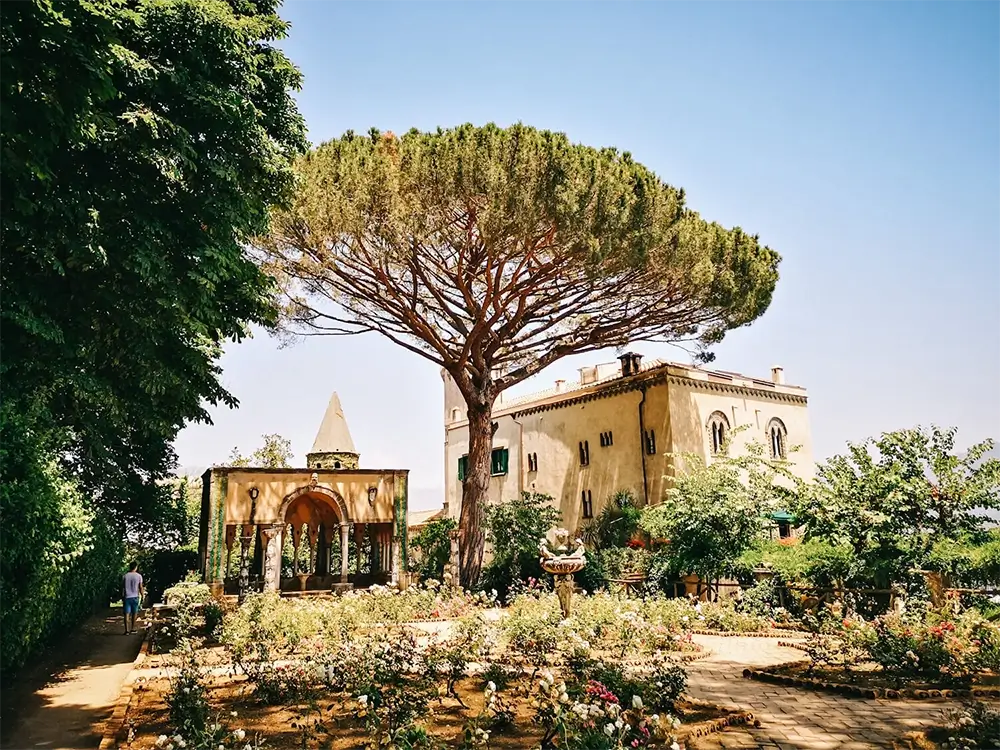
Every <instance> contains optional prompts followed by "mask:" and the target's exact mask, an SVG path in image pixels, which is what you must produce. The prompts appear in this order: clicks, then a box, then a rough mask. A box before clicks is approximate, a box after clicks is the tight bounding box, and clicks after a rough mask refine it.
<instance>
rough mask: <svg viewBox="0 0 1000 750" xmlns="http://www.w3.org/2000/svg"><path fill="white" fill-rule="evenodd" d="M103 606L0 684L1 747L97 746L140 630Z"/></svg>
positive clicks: (65, 749) (75, 749)
mask: <svg viewBox="0 0 1000 750" xmlns="http://www.w3.org/2000/svg"><path fill="white" fill-rule="evenodd" d="M123 629H124V627H123V625H122V618H121V610H110V609H109V610H106V611H104V612H102V613H100V614H98V615H95V616H94V617H92V618H91V619H90V620H88V621H87V622H86V623H84V625H82V626H81V627H80V628H78V629H77V630H76V631H74V632H73V633H72V634H68V636H67V638H66V639H65V640H64V641H62V642H61V643H56V644H54V645H53V647H52V648H51V649H50V650H49V651H47V652H45V653H43V654H41V655H40V657H39V658H38V659H37V660H36V661H35V662H33V663H32V664H30V665H28V666H27V667H26V668H25V669H24V670H22V672H21V673H20V674H18V675H17V676H16V677H15V679H14V680H13V682H11V683H10V684H8V682H7V680H4V685H3V704H4V705H3V714H2V715H3V726H2V737H0V747H2V748H3V750H80V749H81V748H88V749H91V750H93V749H95V748H97V747H98V746H99V745H100V743H101V737H102V735H103V733H104V724H105V722H106V721H107V720H108V719H109V718H110V716H111V712H112V710H113V708H114V703H115V700H116V699H117V697H118V692H119V690H120V689H121V685H122V682H123V681H124V680H125V677H126V675H127V674H128V672H129V670H130V669H131V668H132V662H133V660H134V659H135V656H136V654H138V653H139V646H140V645H141V642H142V635H141V634H137V635H129V636H126V635H123V634H122V631H123Z"/></svg>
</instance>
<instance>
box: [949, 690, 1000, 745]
mask: <svg viewBox="0 0 1000 750" xmlns="http://www.w3.org/2000/svg"><path fill="white" fill-rule="evenodd" d="M939 734H941V735H942V740H941V742H940V743H939V744H940V746H941V750H997V749H1000V708H997V707H996V706H990V705H989V704H987V703H983V702H981V701H977V702H974V703H969V704H967V705H965V706H963V707H962V708H961V709H956V710H954V711H952V712H950V713H949V714H948V715H947V725H946V727H945V728H944V730H943V731H941V732H939Z"/></svg>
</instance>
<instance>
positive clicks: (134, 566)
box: [128, 562, 139, 570]
mask: <svg viewBox="0 0 1000 750" xmlns="http://www.w3.org/2000/svg"><path fill="white" fill-rule="evenodd" d="M138 567H139V563H137V562H134V563H132V564H131V565H129V566H128V569H129V570H135V569H136V568H138Z"/></svg>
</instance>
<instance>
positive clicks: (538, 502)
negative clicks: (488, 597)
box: [480, 492, 560, 602]
mask: <svg viewBox="0 0 1000 750" xmlns="http://www.w3.org/2000/svg"><path fill="white" fill-rule="evenodd" d="M552 503H553V499H552V497H551V496H549V495H541V494H538V493H530V492H522V493H521V497H520V498H518V499H517V500H510V501H508V502H503V503H499V504H497V505H492V506H490V507H488V508H487V509H486V517H485V519H484V524H483V525H484V528H485V531H486V539H487V541H488V542H489V543H490V545H491V546H492V547H493V559H492V560H491V561H490V563H489V564H488V565H486V566H485V567H484V568H483V572H482V575H481V577H480V588H481V589H482V590H484V591H495V592H496V593H497V595H498V596H499V598H500V599H501V600H502V601H505V602H506V601H509V600H510V598H511V597H510V596H509V589H510V586H511V583H512V582H513V581H528V579H531V578H533V579H536V580H539V579H543V578H546V579H547V578H548V574H547V573H545V571H543V570H542V566H541V563H540V562H539V555H538V540H539V539H541V538H542V537H543V536H545V535H546V534H548V532H549V530H550V529H551V528H552V527H553V526H556V525H557V524H558V523H559V518H560V514H559V511H558V510H556V509H555V508H554V507H552Z"/></svg>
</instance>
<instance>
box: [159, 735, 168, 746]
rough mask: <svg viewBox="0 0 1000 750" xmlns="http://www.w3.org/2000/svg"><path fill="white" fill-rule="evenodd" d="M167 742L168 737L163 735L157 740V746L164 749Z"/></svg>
mask: <svg viewBox="0 0 1000 750" xmlns="http://www.w3.org/2000/svg"><path fill="white" fill-rule="evenodd" d="M167 740H168V737H167V735H165V734H161V735H160V736H159V737H157V738H156V746H157V747H163V746H164V745H166V744H167Z"/></svg>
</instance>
